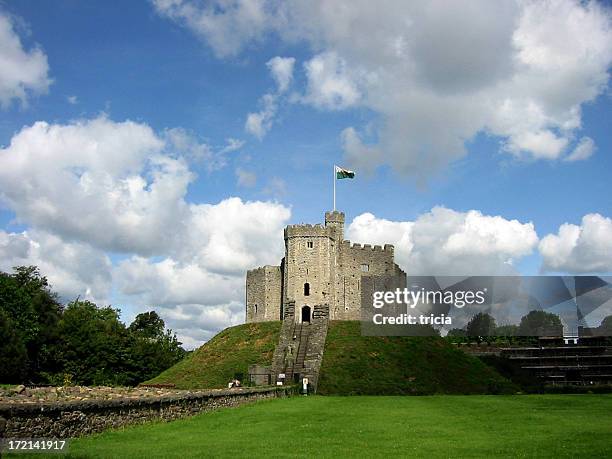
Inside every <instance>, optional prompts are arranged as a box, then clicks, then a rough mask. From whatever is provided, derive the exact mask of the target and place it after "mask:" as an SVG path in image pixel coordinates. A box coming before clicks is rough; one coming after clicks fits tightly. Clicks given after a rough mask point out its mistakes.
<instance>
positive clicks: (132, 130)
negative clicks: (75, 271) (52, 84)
mask: <svg viewBox="0 0 612 459" xmlns="http://www.w3.org/2000/svg"><path fill="white" fill-rule="evenodd" d="M163 148H164V142H163V141H162V140H161V139H160V138H159V137H158V136H157V135H156V134H155V133H154V132H153V130H152V129H151V128H150V127H149V126H147V125H145V124H138V123H134V122H131V121H125V122H120V123H117V122H113V121H111V120H109V119H107V118H105V117H100V118H96V119H93V120H84V121H77V122H74V123H71V124H68V125H57V124H48V123H45V122H37V123H35V124H34V125H32V126H29V127H24V128H23V129H22V130H21V131H20V132H19V133H17V134H15V136H14V137H13V138H12V139H11V142H10V145H9V146H8V147H6V148H4V149H0V190H1V191H0V200H2V201H3V202H4V203H5V204H6V205H7V206H8V207H9V208H10V209H12V210H13V211H14V212H15V213H16V216H17V219H18V220H19V221H21V222H24V223H28V224H30V225H32V226H34V227H35V228H37V229H42V230H45V231H47V232H50V233H53V234H57V235H59V236H61V237H63V238H65V239H66V240H81V241H87V242H88V243H90V244H92V245H94V246H96V247H100V248H103V249H106V250H112V251H117V252H135V253H140V254H144V255H150V254H154V253H159V252H160V251H163V250H164V248H166V247H168V246H169V245H171V244H172V243H173V241H174V237H175V234H176V232H177V225H180V224H181V223H182V222H183V221H184V220H185V215H187V214H188V208H187V205H186V204H185V203H184V202H183V196H184V195H185V193H186V190H187V186H188V184H189V182H190V181H191V180H192V178H193V174H192V173H191V172H190V171H189V169H188V167H187V165H186V163H185V161H183V160H182V159H181V158H171V157H168V156H164V155H163V154H162V151H163Z"/></svg>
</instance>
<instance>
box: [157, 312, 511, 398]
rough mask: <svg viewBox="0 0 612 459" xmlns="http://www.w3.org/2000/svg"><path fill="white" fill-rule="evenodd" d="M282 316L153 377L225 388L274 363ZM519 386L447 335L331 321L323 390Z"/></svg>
mask: <svg viewBox="0 0 612 459" xmlns="http://www.w3.org/2000/svg"><path fill="white" fill-rule="evenodd" d="M279 332H280V322H262V323H253V324H245V325H239V326H236V327H231V328H228V329H226V330H224V331H222V332H221V333H219V334H218V335H217V336H215V337H214V338H213V339H211V340H210V341H209V342H207V343H206V344H204V345H203V346H202V347H200V348H199V349H198V350H196V351H195V352H193V353H192V354H191V355H190V356H189V357H187V358H186V359H185V360H183V361H181V362H179V363H178V364H176V365H175V366H173V367H172V368H169V369H168V370H166V371H164V372H163V373H162V374H160V375H159V376H157V377H156V378H154V379H152V380H150V381H147V383H151V384H153V383H156V384H175V385H176V387H177V388H180V389H197V388H218V387H225V386H226V384H227V382H228V381H229V380H230V379H231V378H233V377H234V375H235V374H236V373H242V374H243V380H244V379H246V377H247V369H248V366H249V364H253V363H259V364H262V365H270V364H271V363H272V355H273V353H274V347H275V346H276V343H277V342H278V335H279ZM516 390H518V389H517V388H516V386H514V385H513V384H512V383H510V382H509V381H508V380H506V379H504V378H503V377H502V376H500V375H499V374H498V373H496V372H495V371H494V370H493V369H492V368H490V367H488V366H487V365H485V364H483V363H482V362H481V361H480V360H479V359H477V358H475V357H472V356H469V355H467V354H465V353H464V352H462V351H460V350H458V349H456V348H455V347H454V346H453V345H452V344H450V343H448V342H447V341H446V340H444V339H440V338H425V337H378V336H375V337H372V336H361V329H360V323H359V322H347V321H333V322H331V323H330V326H329V332H328V335H327V341H326V345H325V354H324V356H323V364H322V367H321V379H320V383H319V392H320V393H321V394H326V395H330V394H341V395H381V394H384V395H390V394H395V395H399V394H436V393H440V394H443V393H444V394H486V393H512V392H515V391H516Z"/></svg>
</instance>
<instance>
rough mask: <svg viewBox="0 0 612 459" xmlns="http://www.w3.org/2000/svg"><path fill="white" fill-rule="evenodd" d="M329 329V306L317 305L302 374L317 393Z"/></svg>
mask: <svg viewBox="0 0 612 459" xmlns="http://www.w3.org/2000/svg"><path fill="white" fill-rule="evenodd" d="M328 327H329V306H328V305H326V304H325V305H316V306H315V309H314V313H313V318H312V324H311V326H310V336H309V339H308V350H307V352H306V358H305V359H304V373H303V374H302V377H304V378H308V384H309V386H310V389H311V390H312V391H313V392H316V391H317V386H318V383H319V372H320V370H321V362H323V352H324V351H325V340H326V338H327V328H328Z"/></svg>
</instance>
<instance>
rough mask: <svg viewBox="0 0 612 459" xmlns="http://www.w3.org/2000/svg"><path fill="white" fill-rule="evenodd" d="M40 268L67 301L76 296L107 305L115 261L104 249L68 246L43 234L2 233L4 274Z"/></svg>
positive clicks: (0, 266)
mask: <svg viewBox="0 0 612 459" xmlns="http://www.w3.org/2000/svg"><path fill="white" fill-rule="evenodd" d="M30 265H35V266H38V267H39V269H40V271H41V273H43V275H45V276H46V277H47V279H48V280H49V283H50V284H51V286H52V288H53V291H55V292H57V293H58V294H59V295H60V297H61V298H62V299H64V300H67V301H69V300H73V299H75V298H76V297H79V296H80V297H81V298H82V299H88V300H92V301H98V302H106V301H107V300H108V295H109V293H110V288H111V262H110V260H109V258H108V257H107V256H106V255H105V254H104V253H103V252H102V251H100V250H96V249H94V248H92V247H91V246H89V245H87V244H83V243H67V242H65V241H63V240H62V239H61V238H59V237H57V236H54V235H52V234H49V233H45V232H42V231H36V230H34V231H24V232H22V233H7V232H4V231H0V271H4V272H11V271H12V268H13V267H15V266H30Z"/></svg>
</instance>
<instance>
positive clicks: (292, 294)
mask: <svg viewBox="0 0 612 459" xmlns="http://www.w3.org/2000/svg"><path fill="white" fill-rule="evenodd" d="M334 231H336V229H335V228H331V227H327V226H322V225H289V226H288V227H287V228H286V229H285V272H284V281H285V283H284V287H285V288H284V296H285V298H284V301H283V302H284V304H287V303H288V302H291V301H295V321H296V322H310V319H311V317H312V312H313V310H314V306H315V305H320V304H329V303H330V302H331V301H332V300H333V286H334V282H333V266H332V264H333V263H334V260H335V256H334V250H335V249H334V247H335V245H334V237H333V232H334Z"/></svg>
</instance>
